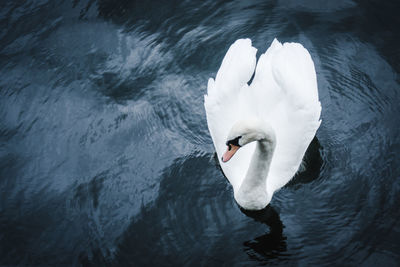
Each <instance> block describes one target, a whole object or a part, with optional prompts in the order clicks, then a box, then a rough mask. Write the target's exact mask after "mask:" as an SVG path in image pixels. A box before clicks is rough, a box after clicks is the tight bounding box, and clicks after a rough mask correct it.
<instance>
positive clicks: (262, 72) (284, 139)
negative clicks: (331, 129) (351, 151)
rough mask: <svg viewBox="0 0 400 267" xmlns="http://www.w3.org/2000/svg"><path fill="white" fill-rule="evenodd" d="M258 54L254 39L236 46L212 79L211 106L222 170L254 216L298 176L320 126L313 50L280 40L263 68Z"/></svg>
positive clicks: (240, 201) (207, 102) (208, 97)
mask: <svg viewBox="0 0 400 267" xmlns="http://www.w3.org/2000/svg"><path fill="white" fill-rule="evenodd" d="M256 51H257V50H256V49H255V48H254V47H252V45H251V41H250V40H249V39H240V40H237V41H236V42H235V43H234V44H232V45H231V47H230V48H229V50H228V52H227V53H226V55H225V57H224V60H223V61H222V64H221V67H220V69H219V70H218V73H217V76H216V79H215V81H214V80H213V79H212V78H210V79H209V81H208V92H207V95H205V103H204V105H205V109H206V114H207V123H208V128H209V131H210V134H211V137H212V139H213V142H214V146H215V149H216V152H217V155H218V159H219V161H220V164H221V167H222V170H223V171H224V174H225V175H226V177H227V178H228V180H229V182H230V183H231V184H232V186H233V189H234V196H235V199H236V201H237V202H238V204H239V205H240V206H242V207H243V208H245V209H249V210H259V209H262V208H264V207H265V206H267V205H268V203H269V202H270V201H271V198H272V195H273V193H274V192H275V191H276V190H278V189H279V188H281V187H282V186H284V185H285V184H286V183H287V182H289V180H290V179H291V178H292V177H293V176H294V175H295V174H296V172H297V170H298V168H299V166H300V164H301V161H302V159H303V156H304V153H305V151H306V149H307V147H308V145H309V144H310V142H311V140H312V139H313V137H314V136H315V133H316V131H317V129H318V127H319V125H320V123H321V121H320V119H319V118H320V113H321V104H320V102H319V100H318V88H317V80H316V74H315V69H314V63H313V61H312V59H311V56H310V54H309V53H308V51H307V50H306V49H305V48H304V47H303V46H302V45H300V44H297V43H285V44H283V45H282V44H281V43H279V42H278V41H277V40H276V39H275V40H274V41H273V43H272V44H271V46H270V47H269V49H268V50H267V51H266V52H265V54H263V55H261V57H260V59H259V61H258V64H257V67H256ZM255 68H256V69H255ZM254 69H255V76H254V79H253V81H252V83H251V85H250V86H249V85H248V84H247V82H248V81H249V80H250V78H251V77H252V75H253V72H254ZM227 145H228V147H229V150H228V151H227V152H226V153H225V154H224V151H225V150H226V148H227ZM239 148H240V149H239ZM236 151H237V152H236ZM235 153H236V154H235ZM234 154H235V156H234V157H233V155H234ZM222 156H223V157H224V159H222V158H221V157H222Z"/></svg>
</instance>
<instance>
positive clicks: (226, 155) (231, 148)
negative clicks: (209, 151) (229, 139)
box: [222, 144, 240, 162]
mask: <svg viewBox="0 0 400 267" xmlns="http://www.w3.org/2000/svg"><path fill="white" fill-rule="evenodd" d="M239 148H240V146H235V145H232V144H230V145H229V146H228V149H227V150H226V152H225V153H224V155H223V156H222V162H227V161H228V160H230V159H231V158H232V157H233V155H235V153H236V151H238V149H239Z"/></svg>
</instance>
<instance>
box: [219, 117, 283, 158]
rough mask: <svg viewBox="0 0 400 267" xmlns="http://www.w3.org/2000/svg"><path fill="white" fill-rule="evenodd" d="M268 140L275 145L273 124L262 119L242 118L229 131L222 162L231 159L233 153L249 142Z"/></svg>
mask: <svg viewBox="0 0 400 267" xmlns="http://www.w3.org/2000/svg"><path fill="white" fill-rule="evenodd" d="M260 140H266V141H268V142H270V143H271V144H272V145H273V146H275V142H276V139H275V132H274V130H273V129H272V127H271V125H269V124H268V123H267V122H265V121H262V120H260V119H248V120H240V121H238V122H236V123H235V124H234V125H233V126H232V128H231V130H230V131H229V134H228V137H227V141H226V145H227V150H226V152H225V153H224V155H223V156H222V162H227V161H229V160H230V159H231V158H232V157H233V155H235V153H236V152H237V151H238V150H239V149H240V148H241V147H242V146H245V145H247V144H248V143H251V142H254V141H260Z"/></svg>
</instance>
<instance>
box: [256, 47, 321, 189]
mask: <svg viewBox="0 0 400 267" xmlns="http://www.w3.org/2000/svg"><path fill="white" fill-rule="evenodd" d="M251 90H252V91H254V92H253V93H254V94H257V95H258V96H259V97H258V98H257V99H262V100H266V102H265V103H266V105H265V107H264V108H263V107H262V105H261V104H258V105H257V106H258V107H259V116H260V117H262V118H265V119H266V120H267V121H268V122H269V123H270V124H271V126H272V127H273V128H274V130H275V132H276V136H277V145H276V148H275V152H274V156H273V159H272V162H271V167H270V172H269V175H268V180H267V189H268V191H269V192H270V193H273V192H274V191H275V190H277V189H279V188H281V187H282V186H284V185H285V184H286V183H287V182H288V181H289V180H290V179H291V178H292V177H293V176H294V175H295V173H296V172H297V169H298V167H299V165H300V164H301V161H302V159H303V156H304V153H305V151H306V150H307V147H308V145H309V144H310V142H311V140H312V139H313V137H314V135H315V133H316V131H317V129H318V127H319V125H320V123H321V121H320V119H319V118H320V114H321V103H320V102H319V100H318V88H317V79H316V74H315V69H314V63H313V61H312V59H311V56H310V54H309V53H308V51H307V50H306V49H305V48H304V47H303V46H302V45H301V44H298V43H285V44H284V45H283V46H282V45H281V44H280V43H279V42H278V41H277V40H274V42H273V43H272V45H271V47H270V48H269V49H268V50H267V52H266V53H265V54H264V55H262V56H261V58H260V60H259V64H258V66H257V70H256V76H255V78H254V87H253V85H252V88H251ZM254 99H256V98H254ZM258 101H260V100H258Z"/></svg>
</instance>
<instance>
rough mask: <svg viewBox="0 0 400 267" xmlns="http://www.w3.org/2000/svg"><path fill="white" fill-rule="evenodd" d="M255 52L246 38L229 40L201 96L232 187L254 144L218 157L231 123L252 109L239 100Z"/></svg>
mask: <svg viewBox="0 0 400 267" xmlns="http://www.w3.org/2000/svg"><path fill="white" fill-rule="evenodd" d="M256 52H257V49H255V48H254V47H253V46H252V45H251V40H250V39H239V40H237V41H236V42H235V43H233V44H232V45H231V47H230V48H229V50H228V52H227V53H226V55H225V57H224V59H223V61H222V64H221V67H220V68H219V70H218V73H217V76H216V79H215V81H214V79H212V78H210V79H209V81H208V88H207V95H205V96H204V106H205V110H206V115H207V124H208V129H209V131H210V134H211V138H212V140H213V142H214V146H215V149H216V152H217V155H218V160H219V162H220V165H221V168H222V170H223V171H224V174H225V175H226V177H227V178H228V179H229V182H230V183H231V184H232V186H233V187H234V188H236V187H237V186H239V185H240V184H241V180H242V179H243V178H244V176H245V174H246V172H247V169H248V166H249V163H250V158H251V154H252V150H254V146H246V147H244V148H243V149H240V151H238V153H236V155H235V157H233V158H232V159H231V160H230V161H229V162H227V163H222V162H221V157H222V155H223V153H224V152H225V150H226V145H225V142H226V141H227V140H226V138H227V136H228V133H229V131H230V129H231V127H232V126H233V124H234V123H235V122H236V121H237V120H239V119H241V118H243V117H247V116H249V113H251V112H252V110H249V109H246V108H243V104H241V103H243V102H246V101H244V98H243V97H241V96H242V95H243V94H246V91H248V89H249V88H248V85H247V82H248V81H249V80H250V78H251V76H252V75H253V72H254V68H255V65H256ZM243 92H244V93H243Z"/></svg>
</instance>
